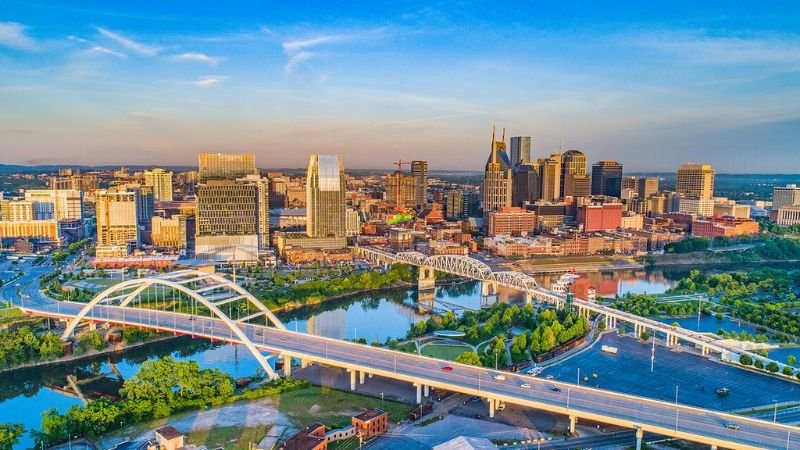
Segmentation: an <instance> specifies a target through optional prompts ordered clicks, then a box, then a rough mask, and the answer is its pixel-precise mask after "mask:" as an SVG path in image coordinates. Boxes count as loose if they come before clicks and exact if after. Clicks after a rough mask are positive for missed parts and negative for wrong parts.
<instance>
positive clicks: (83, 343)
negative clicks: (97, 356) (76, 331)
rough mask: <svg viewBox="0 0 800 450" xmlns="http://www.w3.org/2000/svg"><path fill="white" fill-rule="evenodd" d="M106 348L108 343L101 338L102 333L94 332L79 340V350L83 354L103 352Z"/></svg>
mask: <svg viewBox="0 0 800 450" xmlns="http://www.w3.org/2000/svg"><path fill="white" fill-rule="evenodd" d="M105 346H106V341H104V340H103V337H102V336H100V332H99V331H97V330H92V331H90V332H88V333H86V334H84V335H82V336H81V337H79V338H78V349H80V351H81V352H85V351H88V350H102V349H103V348H105Z"/></svg>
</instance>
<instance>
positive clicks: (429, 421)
mask: <svg viewBox="0 0 800 450" xmlns="http://www.w3.org/2000/svg"><path fill="white" fill-rule="evenodd" d="M442 419H444V416H442V415H439V416H433V417H431V418H430V419H426V420H423V421H422V422H420V423H419V425H417V426H418V427H420V428H422V427H427V426H428V425H430V424H432V423H436V422H438V421H440V420H442Z"/></svg>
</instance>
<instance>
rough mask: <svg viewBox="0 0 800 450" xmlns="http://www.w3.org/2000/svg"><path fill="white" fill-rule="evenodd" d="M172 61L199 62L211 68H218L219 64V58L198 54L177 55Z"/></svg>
mask: <svg viewBox="0 0 800 450" xmlns="http://www.w3.org/2000/svg"><path fill="white" fill-rule="evenodd" d="M172 60H173V61H178V62H199V63H204V64H208V65H209V66H216V65H217V64H219V59H218V58H214V57H211V56H208V55H205V54H203V53H197V52H188V53H182V54H180V55H175V56H173V57H172Z"/></svg>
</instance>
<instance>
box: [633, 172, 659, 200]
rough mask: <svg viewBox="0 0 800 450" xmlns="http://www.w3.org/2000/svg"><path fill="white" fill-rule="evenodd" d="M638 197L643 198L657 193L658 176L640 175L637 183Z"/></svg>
mask: <svg viewBox="0 0 800 450" xmlns="http://www.w3.org/2000/svg"><path fill="white" fill-rule="evenodd" d="M638 188H639V198H640V199H642V200H645V199H647V198H649V197H650V196H651V195H653V194H657V193H658V178H651V177H642V178H639V183H638Z"/></svg>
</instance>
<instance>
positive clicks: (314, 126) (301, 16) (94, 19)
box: [0, 0, 800, 172]
mask: <svg viewBox="0 0 800 450" xmlns="http://www.w3.org/2000/svg"><path fill="white" fill-rule="evenodd" d="M295 3H296V2H274V3H270V2H235V4H234V2H230V3H216V2H214V3H211V2H184V1H139V2H100V1H97V2H90V1H85V2H67V1H64V2H59V1H54V2H37V1H35V0H33V1H13V0H5V1H3V2H2V3H0V163H23V164H51V163H56V164H59V163H61V164H63V163H80V164H187V165H189V164H196V160H197V159H196V158H197V157H196V155H197V153H199V152H206V151H230V152H253V153H255V154H256V157H257V162H258V164H259V166H262V167H302V166H304V165H305V163H306V161H307V157H308V154H309V153H314V152H318V153H342V154H343V155H344V159H345V165H346V166H348V167H357V168H389V167H391V164H390V163H391V161H393V160H396V159H398V158H401V157H402V158H403V159H427V160H428V161H430V167H431V169H480V168H481V167H482V165H483V163H484V162H485V159H486V155H487V154H488V149H489V141H490V137H491V134H490V133H491V126H492V123H496V124H497V125H498V126H499V127H502V126H505V127H506V128H507V129H508V135H509V136H513V135H531V136H533V152H534V156H535V157H538V156H544V155H547V154H549V153H551V152H554V151H557V150H558V149H559V147H561V148H563V149H564V150H566V149H568V148H577V149H580V150H582V151H584V152H585V153H586V154H587V155H588V156H589V158H590V160H591V161H597V160H601V159H616V160H619V161H621V162H622V163H623V164H624V166H625V168H626V170H629V171H644V170H664V171H671V170H674V169H675V167H676V166H677V165H678V164H680V163H681V162H686V161H697V162H710V163H712V164H714V165H715V166H716V167H717V168H718V170H720V171H725V172H800V162H799V161H800V159H798V155H800V8H798V7H797V4H796V3H792V2H785V3H782V2H767V3H768V5H769V6H768V7H765V6H764V5H763V3H764V2H680V1H672V2H659V3H649V2H613V3H604V2H589V1H587V2H520V3H504V4H492V3H489V2H486V3H473V2H458V3H416V2H410V1H409V2H397V1H395V2H385V3H383V2H378V1H374V2H364V3H363V4H356V3H352V4H337V3H338V2H307V3H303V4H301V5H298V4H295Z"/></svg>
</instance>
